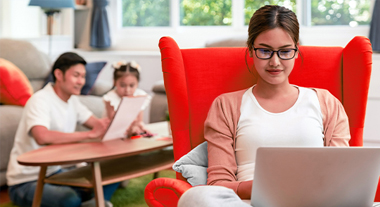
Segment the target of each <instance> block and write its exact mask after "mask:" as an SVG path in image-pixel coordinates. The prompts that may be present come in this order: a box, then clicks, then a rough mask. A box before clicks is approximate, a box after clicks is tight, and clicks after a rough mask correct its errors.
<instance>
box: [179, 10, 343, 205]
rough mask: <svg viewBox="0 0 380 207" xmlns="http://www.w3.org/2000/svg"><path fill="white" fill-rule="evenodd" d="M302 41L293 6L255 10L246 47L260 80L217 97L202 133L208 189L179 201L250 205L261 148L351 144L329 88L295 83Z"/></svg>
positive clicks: (339, 106) (195, 189) (189, 193)
mask: <svg viewBox="0 0 380 207" xmlns="http://www.w3.org/2000/svg"><path fill="white" fill-rule="evenodd" d="M298 41H299V24H298V21H297V17H296V15H295V14H294V13H293V12H292V11H291V10H289V9H286V8H285V7H280V6H274V5H267V6H264V7H262V8H260V9H258V10H257V11H256V12H255V13H254V14H253V16H252V18H251V20H250V23H249V28H248V40H247V45H248V52H249V54H250V57H252V58H253V61H254V65H253V69H252V71H253V73H254V74H255V75H256V77H257V83H256V84H255V85H253V86H252V87H250V88H248V89H245V90H241V91H236V92H231V93H226V94H222V95H220V96H219V97H217V98H216V99H215V100H214V102H213V104H212V106H211V108H210V110H209V113H208V116H207V119H206V122H205V132H204V136H205V139H206V141H207V142H208V169H207V172H208V178H207V184H208V186H197V187H193V188H191V189H190V190H188V191H186V192H185V193H184V194H183V195H182V197H181V198H180V200H179V203H178V205H179V206H181V207H183V206H218V207H219V206H250V205H249V204H247V203H245V202H243V201H242V199H250V197H251V189H252V182H253V180H252V178H253V174H254V171H255V156H256V150H257V149H258V148H259V147H263V146H265V147H274V146H289V147H297V146H300V147H322V146H349V143H348V142H349V140H350V131H349V124H348V118H347V115H346V113H345V111H344V108H343V106H342V104H341V103H340V102H339V100H338V99H336V98H335V97H334V96H333V95H331V94H330V93H329V92H328V91H327V90H323V89H316V88H304V87H300V86H296V85H292V84H290V83H289V75H290V73H291V72H292V70H293V67H294V63H295V59H296V58H302V54H300V52H299V50H298V47H297V44H298ZM327 109H329V110H327ZM210 185H212V186H210Z"/></svg>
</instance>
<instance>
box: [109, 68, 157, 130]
mask: <svg viewBox="0 0 380 207" xmlns="http://www.w3.org/2000/svg"><path fill="white" fill-rule="evenodd" d="M112 67H113V68H114V70H115V71H114V73H113V79H114V87H113V89H112V90H111V91H109V92H108V93H107V94H105V95H104V96H103V100H104V102H105V106H106V110H105V113H106V116H107V117H108V118H110V119H112V118H113V116H114V115H115V112H116V110H117V108H118V107H119V104H120V101H121V99H122V97H123V96H127V97H133V96H142V95H143V96H145V95H146V96H148V99H147V100H146V101H145V102H144V104H143V106H142V108H141V111H140V113H139V114H138V116H137V118H136V120H135V121H134V122H133V123H132V124H131V126H130V127H129V129H128V130H127V135H128V136H129V137H130V136H133V135H137V134H150V132H149V131H148V130H147V129H145V127H144V122H143V111H144V109H145V108H146V107H147V106H148V105H149V102H150V98H151V97H150V96H149V95H148V94H147V93H146V92H145V91H143V90H142V89H139V88H138V85H139V81H140V73H141V67H140V65H138V64H137V63H136V62H135V61H131V62H126V61H119V62H116V63H114V64H113V65H112Z"/></svg>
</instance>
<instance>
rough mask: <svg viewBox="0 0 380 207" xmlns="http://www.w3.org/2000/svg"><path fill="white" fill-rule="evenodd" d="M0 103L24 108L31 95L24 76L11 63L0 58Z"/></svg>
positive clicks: (31, 91) (27, 81) (30, 89)
mask: <svg viewBox="0 0 380 207" xmlns="http://www.w3.org/2000/svg"><path fill="white" fill-rule="evenodd" d="M0 80H1V81H0V103H2V104H7V105H19V106H24V105H25V104H26V102H27V101H28V99H29V98H30V96H31V95H32V94H33V88H32V86H31V85H30V83H29V80H28V78H27V77H26V76H25V74H24V73H23V72H22V71H21V70H20V69H19V68H18V67H17V66H16V65H14V64H13V63H11V62H9V61H8V60H5V59H2V58H0Z"/></svg>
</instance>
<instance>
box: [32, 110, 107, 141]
mask: <svg viewBox="0 0 380 207" xmlns="http://www.w3.org/2000/svg"><path fill="white" fill-rule="evenodd" d="M108 124H109V119H108V118H104V119H98V118H96V117H94V116H91V117H90V118H89V119H88V120H87V121H86V122H85V123H84V124H83V125H85V126H87V127H89V128H91V129H92V130H91V131H84V132H72V133H65V132H59V131H53V130H49V129H47V128H46V127H45V126H41V125H37V126H33V127H32V129H31V130H30V133H31V135H32V136H33V137H34V139H35V140H36V142H37V143H38V144H39V145H47V144H63V143H73V142H79V141H83V140H88V139H96V138H99V137H101V136H102V135H104V133H105V132H106V130H107V127H108Z"/></svg>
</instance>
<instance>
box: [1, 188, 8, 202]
mask: <svg viewBox="0 0 380 207" xmlns="http://www.w3.org/2000/svg"><path fill="white" fill-rule="evenodd" d="M9 201H10V199H9V195H8V188H7V187H1V189H0V204H4V203H8V202H9Z"/></svg>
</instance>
